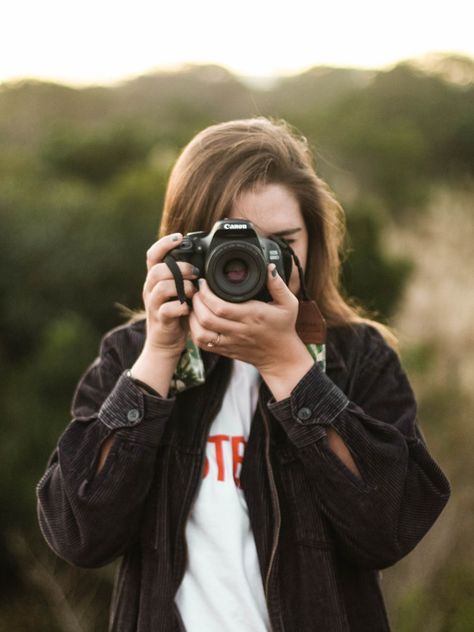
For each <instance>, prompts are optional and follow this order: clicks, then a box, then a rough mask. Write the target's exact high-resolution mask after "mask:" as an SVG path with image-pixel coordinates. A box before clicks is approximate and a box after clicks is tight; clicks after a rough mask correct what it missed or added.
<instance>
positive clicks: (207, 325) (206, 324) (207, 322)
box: [201, 315, 212, 329]
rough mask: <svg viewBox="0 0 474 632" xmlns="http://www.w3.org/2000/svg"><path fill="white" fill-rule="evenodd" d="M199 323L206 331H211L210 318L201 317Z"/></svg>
mask: <svg viewBox="0 0 474 632" xmlns="http://www.w3.org/2000/svg"><path fill="white" fill-rule="evenodd" d="M201 323H202V324H203V325H204V327H205V328H206V329H212V318H211V317H209V316H208V315H206V316H203V317H202V318H201Z"/></svg>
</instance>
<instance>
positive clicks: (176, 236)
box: [171, 233, 181, 241]
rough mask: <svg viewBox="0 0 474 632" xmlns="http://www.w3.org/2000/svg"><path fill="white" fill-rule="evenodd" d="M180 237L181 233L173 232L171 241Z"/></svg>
mask: <svg viewBox="0 0 474 632" xmlns="http://www.w3.org/2000/svg"><path fill="white" fill-rule="evenodd" d="M180 237H181V233H175V234H174V235H171V241H178V239H179V238H180Z"/></svg>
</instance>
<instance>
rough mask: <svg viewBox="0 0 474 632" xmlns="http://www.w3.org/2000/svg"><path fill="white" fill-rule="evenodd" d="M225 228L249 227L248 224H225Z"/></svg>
mask: <svg viewBox="0 0 474 632" xmlns="http://www.w3.org/2000/svg"><path fill="white" fill-rule="evenodd" d="M224 228H247V224H224Z"/></svg>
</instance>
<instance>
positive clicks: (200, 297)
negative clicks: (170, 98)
mask: <svg viewBox="0 0 474 632" xmlns="http://www.w3.org/2000/svg"><path fill="white" fill-rule="evenodd" d="M223 218H229V219H230V220H240V221H241V222H244V221H250V222H252V224H253V226H254V228H255V229H256V230H257V232H258V233H259V234H260V235H261V236H262V237H265V238H269V237H270V236H273V237H275V236H279V237H282V238H285V239H286V240H287V241H288V242H289V243H290V245H291V247H292V249H293V250H294V252H295V254H296V255H297V257H298V259H299V261H300V263H301V267H302V269H304V270H305V273H304V278H303V275H301V276H300V275H299V274H298V269H297V267H296V266H294V267H293V270H292V273H291V276H290V278H289V279H283V278H282V276H280V274H278V273H277V271H276V269H275V265H274V264H269V265H268V266H267V272H266V274H267V276H266V287H267V290H268V292H269V296H270V299H271V300H268V301H266V300H256V299H251V300H247V301H244V302H240V303H235V302H232V301H225V300H223V299H222V298H221V297H220V296H218V295H217V294H216V293H215V292H213V291H212V290H211V288H210V287H209V283H208V282H207V281H208V280H207V281H206V280H204V279H202V278H201V279H200V281H199V286H198V287H196V286H197V283H196V280H197V279H198V278H199V277H200V276H201V272H202V271H201V270H199V269H196V268H195V267H193V266H192V265H191V264H190V263H185V262H183V261H180V262H179V263H178V267H179V270H180V272H181V274H182V278H183V279H184V283H183V288H182V289H183V291H184V294H185V295H186V297H187V301H184V299H183V297H182V296H181V300H176V296H177V285H176V282H175V276H174V273H173V272H172V269H171V268H170V267H169V266H168V263H165V261H164V259H165V257H166V256H167V255H168V254H169V253H170V252H171V251H172V250H173V249H175V248H176V247H178V246H179V245H180V244H181V243H182V240H183V236H184V235H185V234H186V233H187V232H190V231H197V230H202V231H205V232H208V231H210V230H211V229H212V227H213V226H214V224H215V222H216V221H218V220H221V219H223ZM342 239H343V215H342V209H341V208H340V206H339V205H338V204H337V202H336V201H335V200H334V198H333V197H332V196H331V194H330V192H329V191H328V189H327V187H326V186H325V185H324V183H323V182H322V181H321V180H320V179H319V178H318V177H317V176H316V174H315V171H314V168H313V165H312V159H311V155H310V152H309V149H308V147H307V144H306V141H305V139H304V138H301V137H300V136H299V135H298V134H297V133H295V132H294V131H292V130H291V129H290V128H289V127H288V126H287V125H286V124H284V123H283V122H279V123H275V122H272V121H270V120H268V119H265V118H256V119H250V120H242V121H232V122H229V123H224V124H219V125H214V126H211V127H209V128H207V129H205V130H204V131H202V132H201V133H200V134H198V135H197V136H196V137H195V138H194V139H193V140H192V141H191V142H190V143H189V145H188V146H187V147H186V148H185V149H184V151H183V152H182V154H181V156H180V157H179V159H178V160H177V162H176V164H175V166H174V169H173V171H172V174H171V176H170V180H169V183H168V189H167V193H166V199H165V208H164V213H163V219H162V224H161V238H160V239H159V240H158V241H157V242H156V243H154V244H153V245H152V246H151V247H150V249H149V250H148V252H147V269H148V273H147V276H146V280H145V284H144V289H143V301H144V306H145V310H144V311H143V312H140V313H139V314H137V315H135V316H134V317H132V318H131V320H130V321H129V322H128V323H127V324H125V325H121V326H119V327H116V328H115V329H113V330H112V331H110V332H108V333H107V334H106V335H105V336H104V337H103V339H102V343H101V348H100V354H99V356H98V358H97V359H96V360H95V361H94V362H93V363H92V365H91V366H90V367H89V368H88V369H87V371H86V372H85V374H84V375H83V377H82V379H81V380H80V382H79V384H78V386H77V389H76V392H75V395H74V399H73V403H72V411H71V412H72V420H71V422H70V424H69V426H68V427H67V428H66V430H65V432H64V433H63V435H62V436H61V438H60V440H59V442H58V446H57V448H56V450H55V451H54V453H53V455H52V456H51V458H50V461H49V464H48V467H47V470H46V472H45V474H44V476H43V478H42V479H41V481H40V482H39V484H38V490H37V491H38V513H39V522H40V526H41V529H42V532H43V535H44V537H45V538H46V540H47V542H48V543H49V545H50V546H51V547H52V548H53V550H54V551H55V552H56V553H57V554H58V555H59V556H61V557H62V558H64V559H66V560H68V561H69V562H71V563H73V564H76V565H79V566H84V567H95V566H101V565H104V564H107V563H108V562H110V561H112V560H114V559H115V558H117V557H119V556H123V559H122V562H121V566H120V568H119V570H118V571H117V576H116V582H115V586H114V594H113V599H112V607H111V619H110V630H116V631H119V632H132V631H140V632H152V631H153V632H158V631H163V632H164V631H168V630H169V631H171V630H184V629H186V630H191V631H193V632H201V631H206V632H208V631H214V630H216V631H217V630H219V632H222V631H226V632H227V631H228V632H234V631H235V632H237V631H239V632H240V631H242V632H248V631H260V630H262V631H263V630H274V631H275V632H276V631H278V632H282V631H285V632H290V631H294V632H305V631H310V630H323V631H324V632H339V631H341V632H342V631H349V630H350V631H356V632H362V631H365V632H374V631H375V630H376V631H377V632H381V631H383V630H389V623H388V621H387V616H386V612H385V608H384V604H383V599H382V596H381V590H380V586H379V573H378V571H379V569H382V568H386V567H388V566H390V565H392V564H394V563H395V562H397V561H398V560H399V559H400V558H402V557H403V556H404V555H406V554H407V553H408V552H409V551H411V550H412V549H413V548H414V547H415V546H416V544H417V543H418V542H419V541H420V540H421V538H422V537H423V536H424V534H425V533H426V532H427V531H428V530H429V528H430V527H431V526H432V524H433V523H434V521H435V520H436V518H437V517H438V515H439V514H440V512H441V511H442V509H443V507H444V506H445V504H446V502H447V500H448V497H449V494H450V487H449V483H448V481H447V479H446V478H445V476H444V475H443V473H442V471H441V470H440V468H439V467H438V465H437V464H436V463H435V462H434V460H433V459H432V458H431V456H430V454H429V452H428V450H427V447H426V444H425V441H424V438H423V435H422V434H421V431H420V429H419V427H418V425H417V421H416V403H415V399H414V395H413V391H412V389H411V387H410V385H409V382H408V380H407V377H406V375H405V373H404V371H403V369H402V367H401V366H400V362H399V358H398V355H397V353H396V352H395V351H394V349H393V346H394V344H395V339H394V336H393V334H391V332H390V331H389V330H388V329H387V328H386V327H384V326H382V325H381V324H379V323H377V322H375V321H371V320H369V319H368V318H366V317H364V315H363V314H362V311H361V310H358V309H356V308H355V307H354V306H351V305H349V304H348V303H347V302H346V301H345V300H344V298H343V297H342V295H341V293H340V289H339V268H340V261H339V251H340V246H341V243H342ZM167 261H169V260H168V259H167ZM301 283H303V285H305V286H306V288H304V287H302V285H301ZM198 288H199V289H198ZM305 289H307V291H308V294H309V297H310V298H311V299H314V300H315V301H316V303H317V305H318V307H319V310H320V312H321V313H322V315H323V317H324V319H325V321H326V325H327V339H326V346H324V345H323V344H319V345H311V344H305V343H304V342H303V340H302V337H300V336H299V335H298V333H297V330H298V322H297V319H298V309H299V302H300V301H299V299H301V297H302V296H304V291H305ZM313 342H314V341H313ZM319 342H321V341H319ZM315 349H316V352H315ZM308 351H309V353H308ZM325 354H326V356H325ZM315 360H316V361H315Z"/></svg>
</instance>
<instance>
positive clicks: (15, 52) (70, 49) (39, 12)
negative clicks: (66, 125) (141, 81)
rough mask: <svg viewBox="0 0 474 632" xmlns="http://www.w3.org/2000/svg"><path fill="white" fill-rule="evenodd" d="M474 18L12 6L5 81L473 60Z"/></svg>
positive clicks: (368, 6)
mask: <svg viewBox="0 0 474 632" xmlns="http://www.w3.org/2000/svg"><path fill="white" fill-rule="evenodd" d="M473 18H474V2H472V0H450V1H449V2H440V1H439V0H438V1H437V0H430V1H427V0H397V2H390V1H387V0H386V1H385V2H384V1H382V0H378V1H375V0H357V1H352V2H351V1H344V2H343V1H342V0H330V1H326V2H324V3H323V2H318V1H317V0H313V1H311V0H290V1H287V2H281V1H280V0H272V1H269V0H261V1H259V0H239V1H238V2H224V1H222V0H221V1H220V2H218V1H217V0H199V1H197V0H194V1H189V0H188V1H184V0H168V1H167V2H166V4H165V3H163V1H162V0H161V1H160V0H155V1H154V2H152V1H151V0H133V1H132V0H128V1H127V2H125V1H124V0H81V1H80V2H79V1H78V0H76V1H75V2H70V1H69V0H41V2H38V0H11V1H10V2H7V1H5V2H4V3H2V8H0V81H5V80H10V79H18V78H23V77H33V78H38V79H48V80H53V81H60V82H64V83H68V84H71V85H86V84H110V83H113V82H116V81H120V80H123V79H127V78H130V77H133V76H136V75H138V74H144V73H147V72H152V71H155V70H159V69H162V68H170V69H174V68H176V67H179V66H180V65H181V64H187V63H213V64H219V65H222V66H224V67H226V68H228V69H229V70H231V71H232V72H235V73H236V74H240V75H246V76H255V77H263V76H267V77H275V76H279V75H287V74H293V73H297V72H301V71H304V70H305V69H307V68H310V67H311V66H317V65H330V66H349V67H358V68H384V67H389V66H391V65H393V64H395V63H396V62H397V61H400V60H403V59H410V58H414V57H419V56H423V55H425V54H428V53H433V52H450V53H460V54H464V55H469V56H471V57H474V37H473V35H472V24H473V23H474V20H473Z"/></svg>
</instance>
